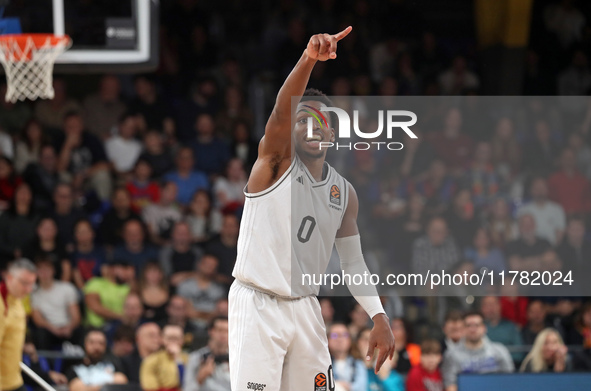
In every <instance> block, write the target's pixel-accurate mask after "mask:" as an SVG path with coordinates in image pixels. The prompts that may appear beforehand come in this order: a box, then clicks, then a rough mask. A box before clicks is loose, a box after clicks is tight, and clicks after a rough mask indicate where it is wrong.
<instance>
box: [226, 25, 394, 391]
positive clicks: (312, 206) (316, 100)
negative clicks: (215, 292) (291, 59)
mask: <svg viewBox="0 0 591 391" xmlns="http://www.w3.org/2000/svg"><path fill="white" fill-rule="evenodd" d="M351 29H352V28H351V27H348V28H346V29H345V30H343V31H341V32H340V33H338V34H336V35H329V34H317V35H314V36H312V37H311V38H310V41H309V42H308V45H307V47H306V49H305V50H304V53H303V54H302V57H301V58H300V60H299V61H298V63H297V64H296V66H295V68H294V69H293V70H292V72H291V73H290V75H289V76H288V77H287V79H286V80H285V83H284V84H283V86H282V87H281V89H280V91H279V94H278V96H277V100H276V103H275V107H274V108H273V112H272V113H271V116H270V118H269V120H268V122H267V125H266V127H265V136H264V137H263V138H262V140H261V142H260V144H259V155H258V159H257V161H256V163H255V164H254V166H253V169H252V173H251V175H250V178H249V181H248V185H247V186H246V188H245V194H246V201H245V206H244V213H243V217H242V222H241V227H240V236H239V240H238V257H237V259H236V265H235V267H234V271H233V276H234V277H235V278H236V280H235V282H234V283H233V284H232V287H231V289H230V295H229V347H230V373H231V383H232V390H234V391H247V390H261V391H279V390H281V391H308V390H309V391H326V390H332V389H333V388H334V380H333V378H332V368H331V359H330V355H329V353H328V342H327V335H326V330H325V325H324V322H323V319H322V316H321V314H320V305H319V303H318V300H317V298H316V295H317V293H318V289H319V288H318V287H317V286H305V285H303V284H302V283H301V276H302V274H303V273H310V274H314V273H316V275H318V274H322V273H324V272H325V271H326V267H327V265H328V261H329V258H330V254H331V252H332V248H333V245H336V248H337V251H338V253H339V256H340V258H341V267H342V268H343V271H344V272H345V273H349V274H351V275H353V274H363V272H364V271H367V266H366V265H365V261H364V259H363V256H362V253H361V244H360V239H359V232H358V229H357V221H356V220H357V211H358V206H359V205H358V199H357V195H356V194H355V190H354V189H353V187H352V186H351V185H350V184H349V183H348V182H347V181H346V180H345V179H344V178H343V177H341V176H340V175H339V174H338V173H337V172H336V171H335V170H334V169H333V168H332V167H330V166H329V165H328V163H326V162H325V156H326V149H324V150H321V149H320V148H319V145H320V144H319V143H320V142H322V141H324V142H328V141H334V139H335V134H334V129H333V128H332V126H331V123H330V122H326V123H325V124H324V125H323V126H321V125H320V124H319V123H318V122H317V121H315V122H314V131H313V137H308V135H307V123H308V117H310V108H313V109H312V110H314V109H316V110H320V109H321V108H322V107H323V106H330V105H331V103H330V101H329V100H328V98H327V97H326V96H324V95H323V94H322V93H320V92H319V91H317V90H306V85H307V83H308V79H309V77H310V73H311V72H312V68H313V67H314V64H316V62H317V61H327V60H329V59H335V58H336V49H337V42H338V41H340V40H341V39H343V38H345V37H346V36H347V35H348V34H349V33H350V32H351ZM292 97H296V98H301V99H297V100H296V101H295V103H293V104H292ZM298 101H299V104H297V102H298ZM296 104H297V106H296ZM327 118H328V117H327ZM331 122H332V121H331ZM292 225H293V229H292ZM349 289H350V290H352V292H353V294H354V296H355V298H356V299H357V301H358V302H359V303H360V304H361V306H362V307H363V308H364V309H365V311H367V313H368V314H369V316H370V317H371V318H372V319H373V322H374V327H373V330H372V331H371V335H370V346H369V349H368V352H367V357H366V359H368V360H371V359H372V358H373V356H374V352H375V349H378V350H377V353H376V354H377V360H376V368H375V370H376V373H377V371H378V370H379V369H380V367H381V366H382V364H383V363H384V361H385V359H386V358H387V357H392V356H393V354H394V337H393V335H392V331H391V329H390V325H389V320H388V318H387V317H386V314H385V313H384V310H383V308H382V305H381V302H380V300H379V297H378V295H377V292H376V290H375V288H374V287H371V288H370V289H372V290H373V295H366V294H365V295H355V290H354V287H351V286H350V287H349ZM365 292H367V290H365Z"/></svg>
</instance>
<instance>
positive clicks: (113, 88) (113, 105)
mask: <svg viewBox="0 0 591 391" xmlns="http://www.w3.org/2000/svg"><path fill="white" fill-rule="evenodd" d="M120 91H121V85H120V83H119V79H118V78H117V77H116V76H114V75H104V76H103V77H102V78H101V81H100V85H99V90H98V91H97V92H95V93H94V94H91V95H88V96H87V97H86V99H84V112H85V119H86V123H87V124H88V130H89V131H90V132H91V133H93V134H94V135H95V136H97V137H98V138H100V139H102V140H105V139H107V138H108V137H109V136H110V135H111V132H112V130H113V128H114V127H115V126H116V125H117V122H118V121H119V118H121V116H122V115H123V113H125V110H126V107H125V103H123V102H122V101H121V99H120V98H119V93H120Z"/></svg>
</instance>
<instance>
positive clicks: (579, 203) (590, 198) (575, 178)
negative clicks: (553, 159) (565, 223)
mask: <svg viewBox="0 0 591 391" xmlns="http://www.w3.org/2000/svg"><path fill="white" fill-rule="evenodd" d="M560 165H561V168H562V169H561V170H560V171H557V172H556V173H554V174H553V175H552V176H550V178H549V179H548V188H549V189H550V199H551V200H553V201H556V202H558V203H559V204H560V205H562V207H563V208H564V211H565V212H566V214H568V215H570V214H572V213H587V212H589V211H591V184H590V182H589V180H587V178H585V177H584V176H583V175H582V174H581V173H579V172H578V171H577V161H576V157H575V154H574V152H573V151H572V150H571V149H568V148H566V149H564V150H563V151H562V154H561V156H560Z"/></svg>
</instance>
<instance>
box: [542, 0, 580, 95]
mask: <svg viewBox="0 0 591 391" xmlns="http://www.w3.org/2000/svg"><path fill="white" fill-rule="evenodd" d="M574 3H575V2H574V1H572V0H561V1H557V2H553V3H550V4H548V5H547V6H546V7H545V9H544V25H545V27H546V29H548V31H551V32H552V33H554V34H556V36H557V37H558V40H559V42H560V44H561V45H562V47H563V48H564V49H567V48H569V47H570V46H571V45H572V44H573V43H575V42H577V41H580V40H581V39H582V30H583V27H584V25H585V22H586V20H585V19H586V18H585V15H584V14H583V13H582V12H581V11H580V10H579V9H578V8H576V6H575V4H574ZM567 95H570V94H567Z"/></svg>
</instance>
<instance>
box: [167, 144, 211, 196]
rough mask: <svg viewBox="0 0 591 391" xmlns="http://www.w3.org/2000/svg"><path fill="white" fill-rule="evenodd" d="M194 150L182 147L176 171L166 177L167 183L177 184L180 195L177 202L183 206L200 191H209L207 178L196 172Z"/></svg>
mask: <svg viewBox="0 0 591 391" xmlns="http://www.w3.org/2000/svg"><path fill="white" fill-rule="evenodd" d="M193 165H194V158H193V150H192V149H191V148H189V147H182V148H181V149H180V150H179V151H178V152H177V155H176V170H175V171H171V172H169V173H168V174H166V175H165V176H164V179H165V180H166V181H170V182H174V183H176V185H177V187H178V194H177V198H176V200H177V201H178V202H179V203H180V204H181V205H183V206H186V205H188V204H189V202H190V201H191V197H192V196H193V194H194V193H195V192H196V191H197V190H199V189H205V190H209V181H208V179H207V176H206V175H205V174H204V173H203V172H201V171H194V170H193Z"/></svg>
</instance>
